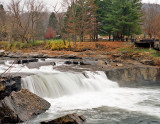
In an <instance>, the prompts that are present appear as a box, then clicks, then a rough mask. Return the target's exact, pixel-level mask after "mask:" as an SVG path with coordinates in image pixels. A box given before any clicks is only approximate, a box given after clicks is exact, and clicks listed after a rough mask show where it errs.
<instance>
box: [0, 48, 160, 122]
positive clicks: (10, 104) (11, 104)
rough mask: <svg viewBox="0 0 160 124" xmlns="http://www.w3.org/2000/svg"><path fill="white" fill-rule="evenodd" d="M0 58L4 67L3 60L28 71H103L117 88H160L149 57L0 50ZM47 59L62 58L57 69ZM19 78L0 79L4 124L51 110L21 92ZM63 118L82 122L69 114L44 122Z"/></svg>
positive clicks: (159, 71)
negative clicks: (61, 62)
mask: <svg viewBox="0 0 160 124" xmlns="http://www.w3.org/2000/svg"><path fill="white" fill-rule="evenodd" d="M0 56H1V61H0V64H4V62H5V60H7V59H8V58H9V59H14V60H15V61H14V62H15V63H14V64H23V65H25V66H26V67H27V68H29V69H34V68H36V69H37V68H40V67H41V66H48V65H52V66H53V67H54V69H57V70H60V71H74V72H77V71H78V72H83V71H104V72H105V73H106V75H107V77H108V78H109V79H110V80H113V81H116V82H118V83H119V84H120V86H127V87H138V86H146V85H160V68H159V67H158V66H157V65H158V64H157V63H156V62H155V61H154V60H151V59H152V58H149V60H147V59H142V57H140V56H139V55H138V54H136V55H132V56H131V55H128V54H127V53H121V54H120V53H111V52H107V53H103V54H101V55H98V56H94V57H93V56H92V55H91V54H88V56H85V57H83V56H82V55H80V54H63V55H62V54H61V55H54V56H53V55H48V54H41V53H40V54H39V53H37V52H34V53H29V54H28V53H23V54H21V53H19V52H16V53H10V52H6V51H0ZM47 58H58V59H63V65H61V66H56V62H54V60H53V61H45V59H47ZM38 59H41V61H40V62H39V60H38ZM155 65H156V66H155ZM30 74H32V73H30ZM22 75H25V74H22V73H16V74H13V75H12V76H13V77H8V75H5V76H4V77H3V78H1V80H0V117H1V118H0V121H1V122H3V123H4V122H8V123H9V122H25V121H27V120H30V119H32V118H34V117H36V116H37V115H39V114H41V113H43V112H45V111H46V110H47V109H48V108H49V107H50V103H48V102H47V101H45V100H43V99H42V98H40V97H38V96H36V95H35V94H32V93H30V92H29V91H27V90H25V89H21V76H22ZM26 75H28V74H26ZM41 103H43V104H41ZM33 104H34V105H33ZM68 117H69V119H68ZM77 118H78V119H77ZM63 119H64V120H66V123H68V122H70V123H71V122H72V123H75V124H77V123H79V122H81V123H82V122H83V121H84V119H82V118H81V117H79V116H75V115H69V116H64V117H62V118H59V119H56V120H50V121H45V122H43V123H53V122H56V123H57V121H59V122H60V121H62V120H63ZM74 119H75V120H76V121H75V120H74ZM62 123H63V121H62Z"/></svg>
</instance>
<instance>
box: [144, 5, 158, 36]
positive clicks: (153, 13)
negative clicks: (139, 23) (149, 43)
mask: <svg viewBox="0 0 160 124" xmlns="http://www.w3.org/2000/svg"><path fill="white" fill-rule="evenodd" d="M159 14H160V6H159V5H158V4H148V7H146V9H145V18H144V20H145V21H144V31H145V32H146V33H147V34H149V35H150V38H152V37H153V36H154V38H156V33H157V31H156V18H157V16H158V15H159Z"/></svg>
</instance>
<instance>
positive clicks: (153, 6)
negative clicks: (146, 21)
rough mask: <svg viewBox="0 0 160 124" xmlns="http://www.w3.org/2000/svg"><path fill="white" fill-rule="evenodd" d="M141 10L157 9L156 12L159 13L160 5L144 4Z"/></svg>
mask: <svg viewBox="0 0 160 124" xmlns="http://www.w3.org/2000/svg"><path fill="white" fill-rule="evenodd" d="M142 8H143V9H149V8H157V10H159V11H160V5H159V4H148V3H144V4H143V6H142Z"/></svg>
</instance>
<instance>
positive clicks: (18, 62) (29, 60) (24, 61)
mask: <svg viewBox="0 0 160 124" xmlns="http://www.w3.org/2000/svg"><path fill="white" fill-rule="evenodd" d="M30 62H38V59H22V60H18V61H16V62H15V64H25V63H30Z"/></svg>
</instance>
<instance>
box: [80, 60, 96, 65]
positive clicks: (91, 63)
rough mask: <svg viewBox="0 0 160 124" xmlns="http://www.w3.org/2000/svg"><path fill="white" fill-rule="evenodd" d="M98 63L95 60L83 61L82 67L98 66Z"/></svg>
mask: <svg viewBox="0 0 160 124" xmlns="http://www.w3.org/2000/svg"><path fill="white" fill-rule="evenodd" d="M97 63H98V62H97V61H95V60H88V59H84V60H83V61H81V62H80V65H97Z"/></svg>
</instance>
